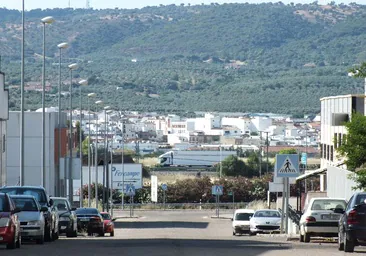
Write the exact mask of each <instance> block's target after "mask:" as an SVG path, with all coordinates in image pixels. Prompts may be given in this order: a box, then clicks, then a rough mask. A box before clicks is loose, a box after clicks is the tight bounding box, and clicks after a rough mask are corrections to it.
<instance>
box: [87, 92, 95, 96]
mask: <svg viewBox="0 0 366 256" xmlns="http://www.w3.org/2000/svg"><path fill="white" fill-rule="evenodd" d="M96 95H97V94H96V93H94V92H92V93H88V97H95V96H96Z"/></svg>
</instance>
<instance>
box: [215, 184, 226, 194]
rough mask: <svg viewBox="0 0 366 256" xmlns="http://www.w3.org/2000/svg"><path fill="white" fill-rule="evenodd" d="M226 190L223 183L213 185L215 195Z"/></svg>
mask: <svg viewBox="0 0 366 256" xmlns="http://www.w3.org/2000/svg"><path fill="white" fill-rule="evenodd" d="M223 192H224V187H223V186H221V185H215V186H212V194H213V195H216V196H220V195H222V194H223Z"/></svg>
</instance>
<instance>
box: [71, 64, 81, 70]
mask: <svg viewBox="0 0 366 256" xmlns="http://www.w3.org/2000/svg"><path fill="white" fill-rule="evenodd" d="M68 67H69V69H71V70H75V69H77V68H78V67H79V65H78V64H77V63H73V64H70V65H69V66H68Z"/></svg>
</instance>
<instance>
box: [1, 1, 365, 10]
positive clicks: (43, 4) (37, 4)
mask: <svg viewBox="0 0 366 256" xmlns="http://www.w3.org/2000/svg"><path fill="white" fill-rule="evenodd" d="M24 1H25V9H26V10H31V9H38V8H41V9H47V8H67V7H69V3H70V7H72V8H85V6H86V2H87V0H24ZM314 1H315V0H282V1H281V2H283V3H284V4H288V3H291V2H293V3H301V4H306V3H313V2H314ZM331 1H332V0H318V3H319V4H326V3H329V2H331ZM89 2H90V6H91V7H93V8H94V9H106V8H115V7H119V8H124V9H134V8H142V7H145V6H159V5H160V4H162V5H169V4H176V5H180V4H182V3H184V4H188V3H190V4H191V5H197V4H202V3H204V4H210V3H219V4H222V3H246V2H247V3H263V2H273V3H276V2H279V0H272V1H267V0H135V1H131V0H89ZM334 2H335V3H336V4H340V3H344V4H349V3H352V2H355V3H358V4H365V5H366V0H334ZM2 7H5V8H7V9H18V10H20V9H21V8H22V0H0V8H2Z"/></svg>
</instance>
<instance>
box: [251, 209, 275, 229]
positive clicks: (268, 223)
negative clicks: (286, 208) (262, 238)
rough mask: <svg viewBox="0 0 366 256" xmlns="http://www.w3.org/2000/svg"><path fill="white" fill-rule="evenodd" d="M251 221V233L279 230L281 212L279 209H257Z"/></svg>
mask: <svg viewBox="0 0 366 256" xmlns="http://www.w3.org/2000/svg"><path fill="white" fill-rule="evenodd" d="M249 223H250V233H249V234H250V235H256V234H257V233H270V232H279V231H280V226H281V214H280V212H279V211H277V210H270V209H262V210H257V211H255V213H254V215H253V217H252V218H251V219H250V221H249Z"/></svg>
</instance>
